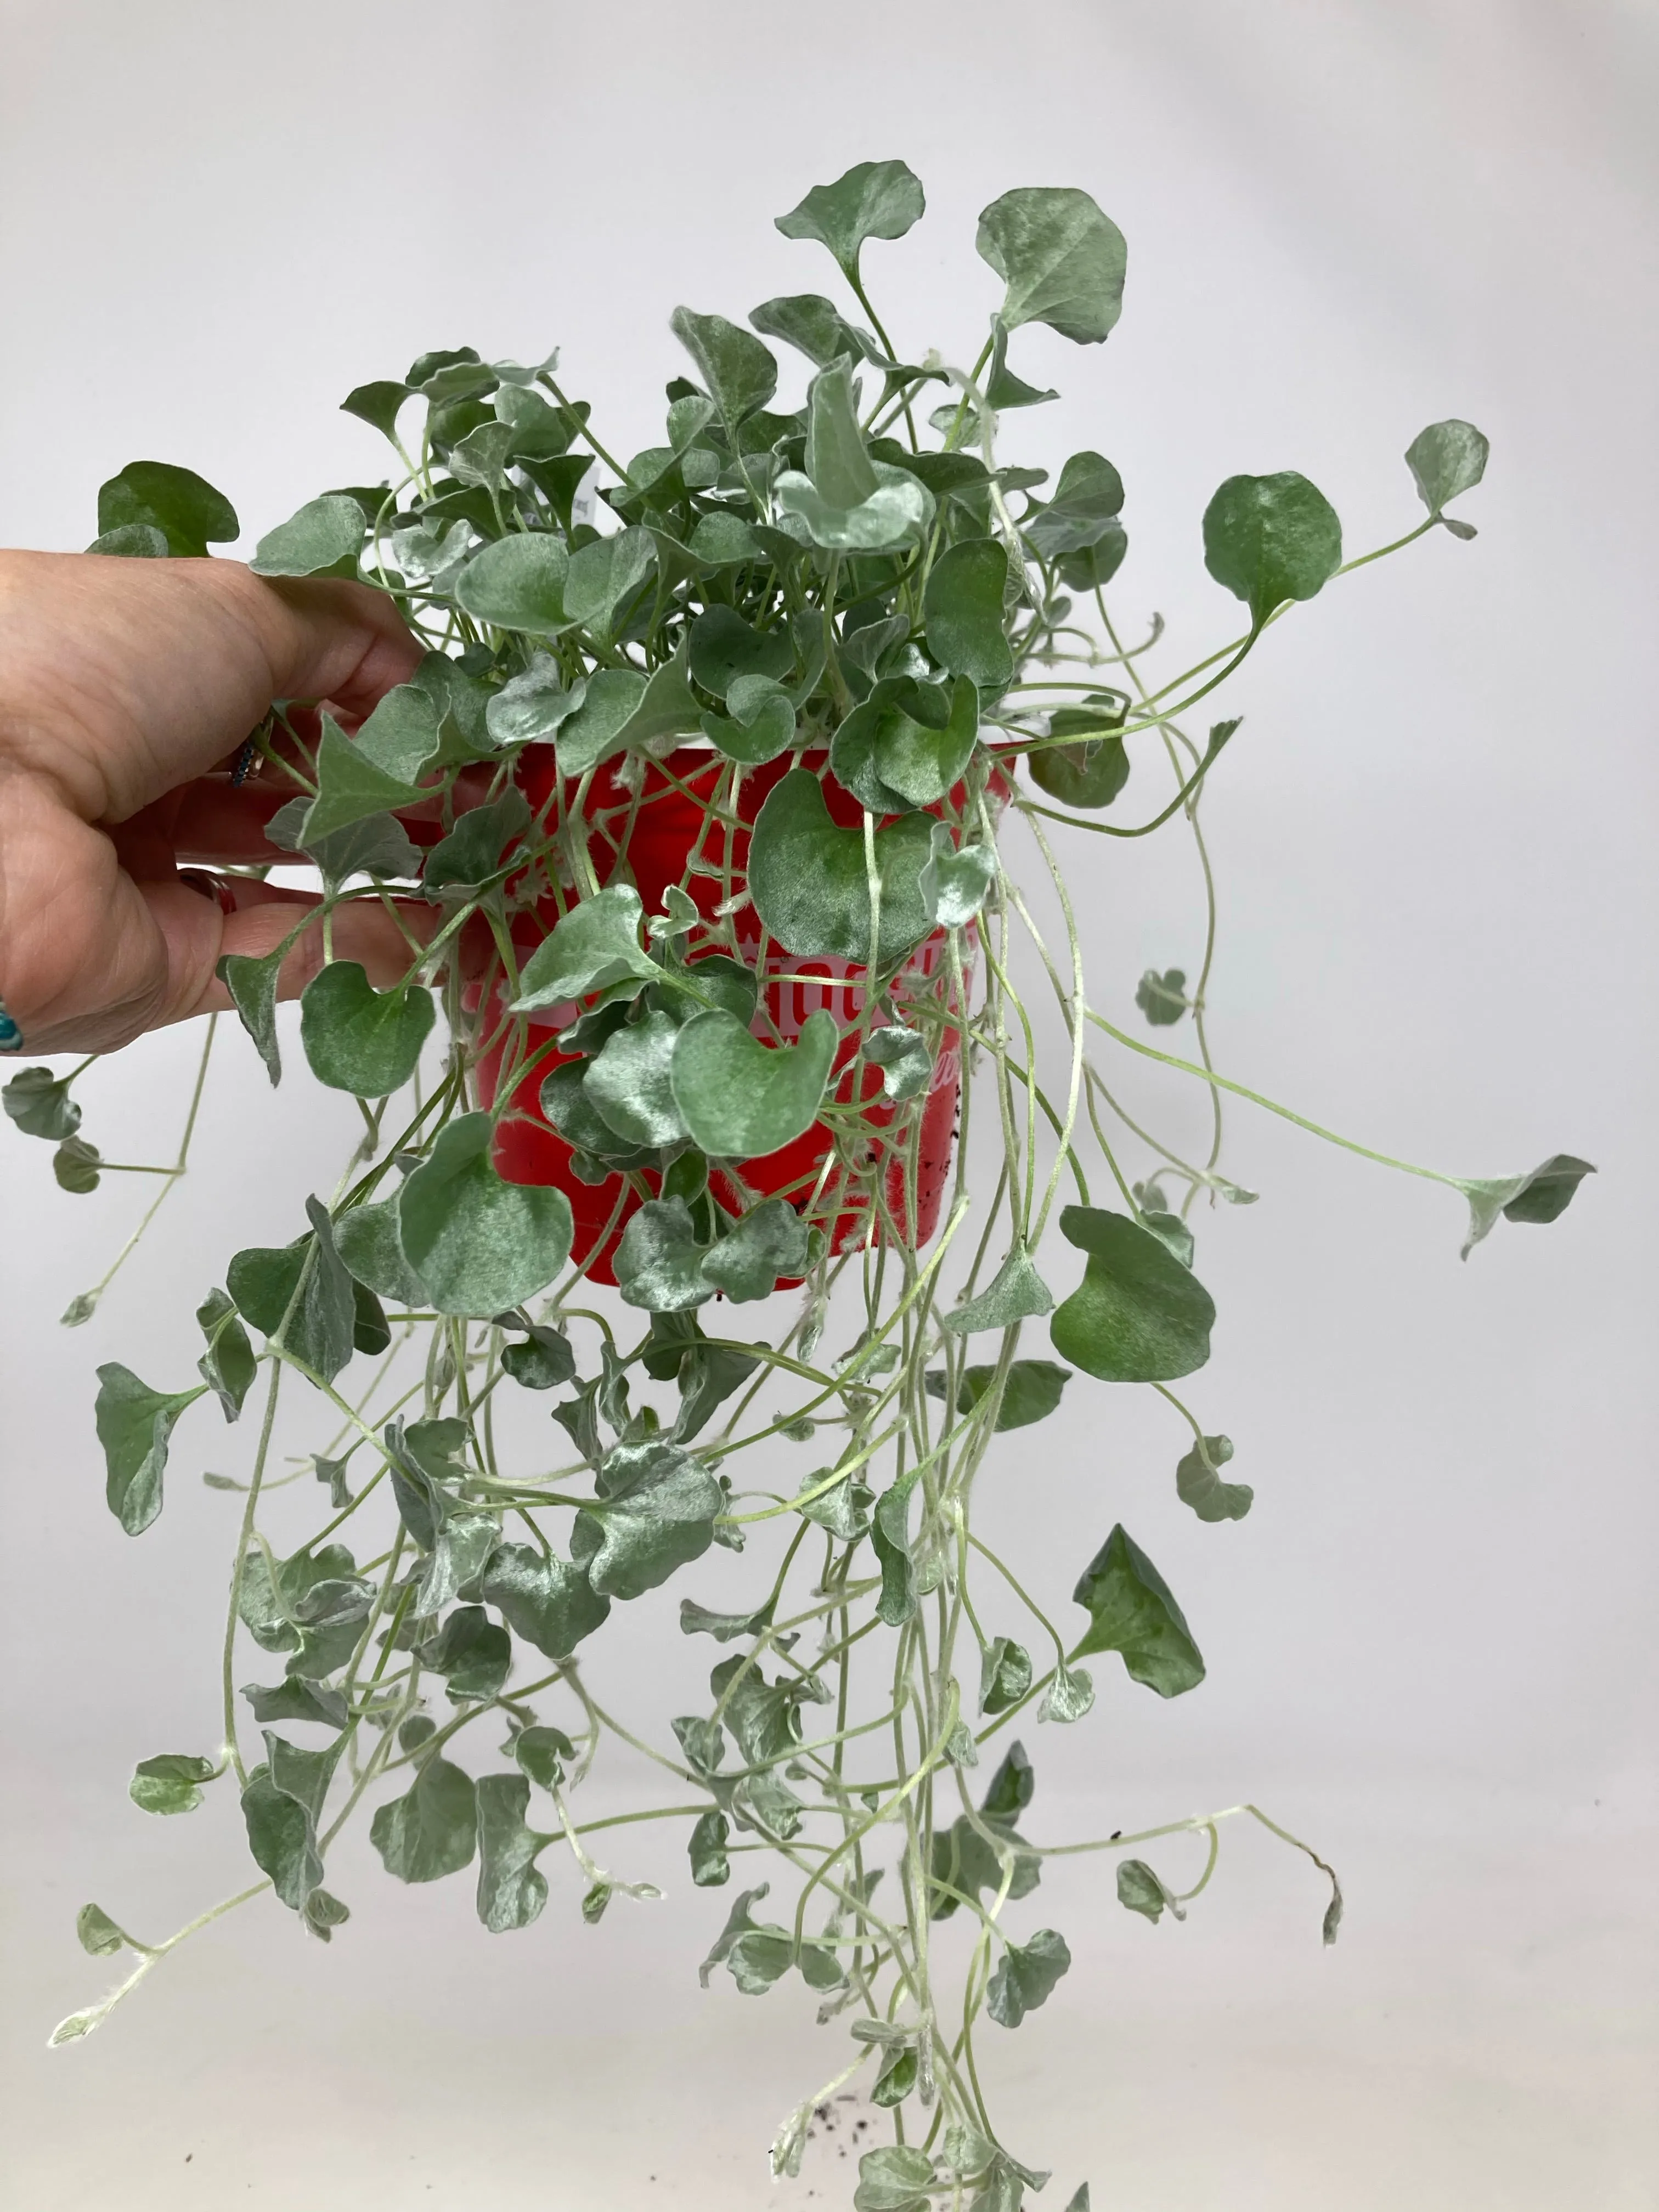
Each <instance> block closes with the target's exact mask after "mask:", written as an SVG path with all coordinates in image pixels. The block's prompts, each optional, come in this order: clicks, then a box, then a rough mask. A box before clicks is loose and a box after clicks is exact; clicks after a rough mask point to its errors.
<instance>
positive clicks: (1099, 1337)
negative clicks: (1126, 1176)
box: [1048, 1206, 1215, 1383]
mask: <svg viewBox="0 0 1659 2212" xmlns="http://www.w3.org/2000/svg"><path fill="white" fill-rule="evenodd" d="M1060 1233H1061V1234H1062V1235H1063V1236H1064V1237H1066V1240H1067V1242H1068V1243H1072V1244H1074V1245H1076V1246H1077V1247H1078V1249H1079V1250H1080V1251H1082V1252H1085V1253H1086V1254H1087V1255H1088V1261H1087V1265H1086V1267H1085V1270H1084V1277H1083V1281H1082V1283H1081V1284H1080V1285H1079V1287H1078V1288H1077V1289H1076V1290H1075V1291H1073V1293H1072V1295H1071V1297H1069V1298H1067V1299H1066V1301H1065V1303H1064V1304H1062V1305H1060V1307H1059V1308H1058V1309H1057V1310H1056V1311H1055V1313H1054V1318H1053V1320H1052V1321H1051V1322H1049V1324H1048V1334H1049V1335H1050V1337H1051V1338H1052V1339H1053V1341H1054V1349H1055V1351H1056V1352H1059V1353H1060V1357H1061V1358H1063V1359H1067V1360H1069V1361H1070V1362H1071V1364H1072V1365H1073V1367H1080V1368H1081V1369H1082V1370H1083V1371H1084V1373H1085V1375H1094V1376H1098V1377H1099V1379H1100V1380H1101V1381H1102V1382H1103V1383H1168V1382H1173V1381H1174V1380H1175V1379H1176V1377H1177V1376H1182V1375H1190V1374H1192V1373H1193V1372H1194V1370H1195V1369H1197V1368H1200V1367H1201V1366H1202V1365H1203V1364H1204V1363H1205V1361H1206V1359H1207V1358H1209V1356H1210V1330H1211V1328H1212V1326H1213V1324H1214V1322H1215V1304H1214V1302H1213V1300H1212V1298H1211V1297H1210V1294H1209V1292H1208V1291H1206V1289H1205V1288H1204V1285H1202V1284H1201V1283H1200V1282H1199V1281H1198V1280H1197V1279H1196V1278H1195V1277H1194V1275H1192V1274H1190V1273H1188V1270H1187V1269H1186V1268H1185V1267H1182V1264H1181V1262H1180V1261H1178V1260H1177V1259H1176V1257H1175V1255H1173V1254H1172V1253H1171V1252H1170V1249H1169V1248H1168V1246H1167V1245H1165V1244H1164V1243H1163V1242H1162V1241H1161V1240H1160V1239H1159V1238H1158V1237H1155V1236H1153V1235H1152V1232H1151V1231H1150V1230H1146V1229H1143V1228H1141V1227H1140V1225H1139V1223H1137V1222H1133V1221H1131V1220H1130V1219H1129V1218H1128V1217H1127V1215H1126V1214H1121V1213H1108V1212H1103V1211H1102V1210H1101V1209H1099V1208H1097V1207H1093V1206H1066V1208H1065V1210H1064V1211H1063V1212H1062V1213H1061V1215H1060Z"/></svg>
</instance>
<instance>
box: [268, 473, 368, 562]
mask: <svg viewBox="0 0 1659 2212" xmlns="http://www.w3.org/2000/svg"><path fill="white" fill-rule="evenodd" d="M363 531H364V524H363V511H362V507H359V506H358V504H357V502H356V500H355V499H352V498H351V497H349V495H347V494H346V493H344V492H325V494H324V495H323V496H322V498H321V499H312V500H307V501H306V503H305V505H304V506H303V507H301V509H300V511H299V513H297V514H295V515H293V516H291V517H290V518H289V520H288V521H286V522H283V523H279V524H278V525H277V526H276V529H275V530H272V531H269V532H266V534H265V536H264V537H263V538H261V539H260V540H259V543H258V547H257V548H256V549H255V551H254V555H253V558H252V560H251V561H250V562H248V564H247V565H248V567H249V568H252V571H253V573H254V574H255V575H256V576H345V577H350V578H355V577H356V574H357V556H358V554H359V553H360V552H361V551H362V544H363Z"/></svg>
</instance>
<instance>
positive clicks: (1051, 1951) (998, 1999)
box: [985, 1928, 1072, 2027]
mask: <svg viewBox="0 0 1659 2212" xmlns="http://www.w3.org/2000/svg"><path fill="white" fill-rule="evenodd" d="M1071 1963H1072V1954H1071V1951H1070V1949H1069V1948H1067V1945H1066V1938H1065V1937H1064V1936H1058V1935H1056V1934H1055V1932H1054V1929H1052V1928H1039V1929H1038V1930H1037V1932H1036V1935H1035V1936H1032V1938H1031V1940H1030V1942H1029V1943H1010V1944H1008V1945H1007V1946H1006V1948H1004V1951H1003V1954H1002V1960H1001V1963H1000V1965H999V1966H998V1967H997V1970H996V1972H995V1973H994V1974H993V1975H992V1977H991V1980H990V1985H989V1987H988V1988H987V1990H986V1993H985V2009H986V2011H987V2012H988V2013H989V2014H990V2015H991V2017H992V2019H993V2020H994V2021H995V2022H996V2023H997V2025H998V2027H1018V2026H1019V2024H1020V2022H1021V2021H1023V2020H1024V2017H1025V2015H1026V2014H1027V2013H1028V2012H1035V2011H1036V2008H1037V2007H1038V2006H1039V2005H1041V2004H1046V2003H1047V2002H1048V1999H1049V1998H1050V1997H1051V1996H1053V1995H1054V1987H1055V1984H1057V1983H1058V1982H1059V1980H1060V1976H1061V1975H1062V1974H1064V1973H1065V1972H1066V1970H1067V1969H1068V1968H1069V1967H1070V1966H1071Z"/></svg>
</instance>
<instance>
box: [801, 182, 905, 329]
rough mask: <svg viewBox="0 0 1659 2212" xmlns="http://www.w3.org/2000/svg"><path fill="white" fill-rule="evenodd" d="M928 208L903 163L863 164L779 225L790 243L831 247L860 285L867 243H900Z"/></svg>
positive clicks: (810, 196) (817, 188) (814, 192)
mask: <svg viewBox="0 0 1659 2212" xmlns="http://www.w3.org/2000/svg"><path fill="white" fill-rule="evenodd" d="M926 208H927V201H926V199H925V198H924V197H923V195H922V190H921V179H920V178H919V177H918V176H916V175H915V173H914V172H913V171H912V170H911V169H910V168H909V167H908V166H907V165H906V164H905V163H904V162H902V161H860V162H859V163H858V164H857V165H856V166H855V167H853V168H850V169H848V171H847V172H846V173H845V174H844V175H843V176H840V177H837V178H836V181H835V183H834V184H833V185H813V187H812V189H811V191H810V192H808V193H807V195H806V197H805V199H804V200H802V202H801V203H800V205H799V207H794V208H791V209H790V210H789V212H788V214H787V215H781V216H778V217H777V218H776V222H777V227H778V228H779V229H780V230H781V232H782V233H783V234H784V236H785V237H786V238H811V239H816V240H817V241H818V243H819V244H820V245H822V246H828V247H829V251H830V252H831V253H833V254H834V255H835V257H836V261H837V262H838V263H839V264H840V265H841V269H842V274H843V275H844V276H846V277H847V278H848V281H849V283H853V284H854V285H855V286H856V284H857V282H858V272H859V255H860V252H861V250H862V248H863V246H864V241H865V240H866V239H867V238H902V237H903V236H904V234H905V233H906V231H908V229H909V228H910V226H911V225H912V224H913V223H915V222H920V221H921V217H922V215H923V213H924V211H925V210H926ZM781 335H782V334H781Z"/></svg>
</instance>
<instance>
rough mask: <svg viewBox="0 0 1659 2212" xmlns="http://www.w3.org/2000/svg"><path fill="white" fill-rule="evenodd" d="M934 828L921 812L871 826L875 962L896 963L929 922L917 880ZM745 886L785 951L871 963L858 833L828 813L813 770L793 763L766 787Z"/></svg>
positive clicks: (867, 888) (861, 840)
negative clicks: (876, 896)
mask: <svg viewBox="0 0 1659 2212" xmlns="http://www.w3.org/2000/svg"><path fill="white" fill-rule="evenodd" d="M932 830H933V824H932V823H931V822H930V821H929V820H928V819H927V817H926V816H924V815H921V814H913V815H905V816H904V817H902V818H901V819H900V820H899V821H897V822H894V823H890V824H889V826H888V827H887V828H886V829H880V830H878V831H877V833H876V838H875V850H876V866H877V872H878V876H879V878H880V883H881V921H880V933H879V938H878V944H877V947H876V958H875V962H874V963H873V964H874V965H875V966H877V967H878V968H887V967H890V966H892V965H893V964H895V963H896V962H897V961H898V960H900V959H901V958H902V957H903V955H904V954H905V953H907V952H908V951H909V950H910V949H911V947H912V946H913V945H918V944H920V942H921V939H923V938H924V937H925V936H927V933H928V930H929V928H930V927H931V926H932V924H931V921H930V919H929V916H928V914H927V906H926V903H925V902H924V900H923V897H922V894H921V871H922V868H923V867H924V866H925V865H926V863H927V860H928V859H929V857H930V856H931V854H932V851H933V839H932ZM749 884H750V891H751V892H752V894H753V896H754V901H755V908H756V911H757V914H758V915H760V918H761V920H762V921H763V922H764V924H765V925H766V927H767V928H768V930H769V932H770V933H771V934H772V935H773V936H774V937H775V938H776V939H777V940H778V942H779V944H780V945H782V946H783V947H784V949H785V951H788V952H793V953H795V954H797V955H798V956H799V957H802V958H812V957H820V956H823V955H826V954H827V955H830V956H833V957H841V958H844V959H848V960H854V961H856V962H858V963H860V965H861V966H866V967H867V966H869V965H871V964H872V963H871V957H870V954H871V943H870V883H869V878H868V876H867V874H866V863H865V851H864V835H863V832H862V831H861V830H859V829H842V828H840V827H839V826H838V825H837V824H836V823H835V822H834V821H833V820H832V819H831V817H830V814H829V808H828V806H827V805H825V803H824V797H823V789H822V787H821V786H820V785H819V782H818V780H817V777H816V776H815V775H813V774H812V772H811V769H791V771H790V773H789V774H788V775H786V776H784V777H783V778H782V780H781V781H780V782H779V783H778V784H776V785H775V787H774V788H773V789H772V791H771V792H770V793H769V794H768V796H767V799H766V802H765V804H764V805H763V807H762V808H761V811H760V815H759V817H758V819H757V822H756V824H755V830H754V836H753V841H752V842H751V844H750V854H749Z"/></svg>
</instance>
